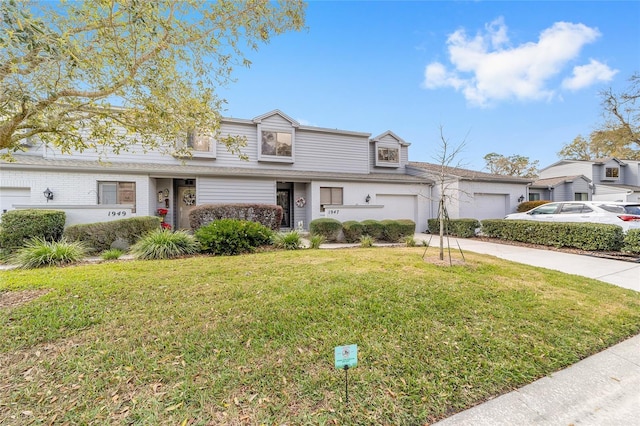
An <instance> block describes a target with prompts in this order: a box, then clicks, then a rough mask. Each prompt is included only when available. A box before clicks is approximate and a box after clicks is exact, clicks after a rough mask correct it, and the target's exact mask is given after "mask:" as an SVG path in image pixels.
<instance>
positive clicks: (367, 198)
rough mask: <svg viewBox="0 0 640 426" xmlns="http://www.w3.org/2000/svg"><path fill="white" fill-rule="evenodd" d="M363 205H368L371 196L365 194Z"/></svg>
mask: <svg viewBox="0 0 640 426" xmlns="http://www.w3.org/2000/svg"><path fill="white" fill-rule="evenodd" d="M364 201H365V203H367V204H369V201H371V195H369V194H367V196H366V197H365V199H364Z"/></svg>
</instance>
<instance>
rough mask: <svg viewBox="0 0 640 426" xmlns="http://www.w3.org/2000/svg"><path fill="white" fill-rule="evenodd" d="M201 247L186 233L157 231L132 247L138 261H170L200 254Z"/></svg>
mask: <svg viewBox="0 0 640 426" xmlns="http://www.w3.org/2000/svg"><path fill="white" fill-rule="evenodd" d="M199 250H200V245H199V244H198V242H197V241H196V239H195V238H194V237H193V235H191V234H188V233H187V232H185V231H175V232H174V231H171V230H169V229H156V230H154V231H151V232H149V233H148V234H146V235H145V236H143V237H142V238H140V239H139V240H138V241H137V242H136V243H135V244H134V245H133V246H131V254H133V256H134V257H135V258H136V259H143V260H154V259H170V258H173V257H180V256H186V255H189V254H195V253H198V251H199Z"/></svg>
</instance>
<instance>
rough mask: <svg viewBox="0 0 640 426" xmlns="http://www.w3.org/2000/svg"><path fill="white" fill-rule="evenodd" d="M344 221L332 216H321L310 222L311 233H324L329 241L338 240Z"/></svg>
mask: <svg viewBox="0 0 640 426" xmlns="http://www.w3.org/2000/svg"><path fill="white" fill-rule="evenodd" d="M341 230H342V223H341V222H340V221H339V220H337V219H332V218H330V217H321V218H320V219H314V220H312V221H311V222H309V233H310V234H311V235H312V236H313V235H322V236H323V237H324V238H325V239H326V241H327V242H331V241H338V239H339V238H340V231H341Z"/></svg>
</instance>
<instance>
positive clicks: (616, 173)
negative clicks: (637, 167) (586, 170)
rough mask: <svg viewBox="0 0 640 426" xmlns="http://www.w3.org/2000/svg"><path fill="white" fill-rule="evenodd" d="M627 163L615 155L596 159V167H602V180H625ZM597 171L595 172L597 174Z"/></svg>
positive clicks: (600, 175)
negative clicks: (624, 170)
mask: <svg viewBox="0 0 640 426" xmlns="http://www.w3.org/2000/svg"><path fill="white" fill-rule="evenodd" d="M624 166H626V163H624V162H622V161H620V160H618V159H617V158H615V157H611V158H606V159H602V160H596V161H595V162H594V167H597V168H598V169H600V173H599V177H600V181H601V182H624V176H623V175H624V172H623V169H622V168H623V167H624ZM595 174H596V173H594V175H595Z"/></svg>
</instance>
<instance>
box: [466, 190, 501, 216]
mask: <svg viewBox="0 0 640 426" xmlns="http://www.w3.org/2000/svg"><path fill="white" fill-rule="evenodd" d="M473 209H474V215H473V216H472V217H473V218H475V219H479V220H482V219H502V218H504V216H505V215H506V214H507V194H484V193H476V194H473Z"/></svg>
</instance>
